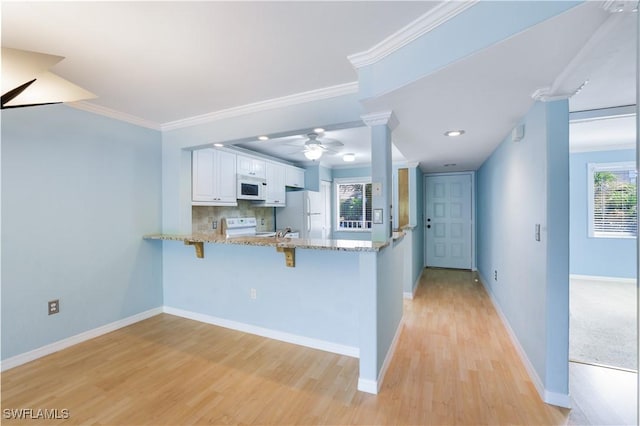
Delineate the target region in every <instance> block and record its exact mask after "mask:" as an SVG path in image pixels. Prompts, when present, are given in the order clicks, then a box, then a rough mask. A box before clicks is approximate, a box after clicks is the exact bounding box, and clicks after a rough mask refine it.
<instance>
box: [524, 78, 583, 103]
mask: <svg viewBox="0 0 640 426" xmlns="http://www.w3.org/2000/svg"><path fill="white" fill-rule="evenodd" d="M585 84H586V82H585V83H583V84H582V85H581V86H580V87H578V88H577V89H575V90H573V91H571V92H556V91H555V90H553V89H552V88H551V87H543V88H541V89H538V90H536V91H535V92H533V93H532V94H531V97H532V98H533V99H534V100H536V101H540V102H552V101H559V100H561V99H569V98H570V97H572V96H573V95H575V94H576V93H578V92H579V91H580V90H581V89H582V88H583V87H584V85H585Z"/></svg>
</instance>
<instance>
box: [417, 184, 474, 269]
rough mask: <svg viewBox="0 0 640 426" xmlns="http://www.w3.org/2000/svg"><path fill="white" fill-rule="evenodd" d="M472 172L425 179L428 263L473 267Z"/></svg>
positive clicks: (450, 266)
mask: <svg viewBox="0 0 640 426" xmlns="http://www.w3.org/2000/svg"><path fill="white" fill-rule="evenodd" d="M471 197H472V193H471V175H470V174H456V175H442V176H427V178H426V179H425V200H426V203H425V239H426V242H425V249H426V264H427V266H430V267H437V268H455V269H471V268H472V246H471V244H472V234H471V233H472V226H471V225H472V219H473V214H472V198H471Z"/></svg>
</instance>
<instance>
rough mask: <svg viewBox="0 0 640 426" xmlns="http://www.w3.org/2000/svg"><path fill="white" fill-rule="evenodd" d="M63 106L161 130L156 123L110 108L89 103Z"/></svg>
mask: <svg viewBox="0 0 640 426" xmlns="http://www.w3.org/2000/svg"><path fill="white" fill-rule="evenodd" d="M65 105H68V106H70V107H72V108H75V109H79V110H82V111H87V112H92V113H94V114H99V115H103V116H105V117H109V118H113V119H115V120H120V121H125V122H127V123H131V124H135V125H137V126H141V127H146V128H148V129H153V130H161V125H160V124H158V123H156V122H153V121H149V120H145V119H144V118H140V117H136V116H135V115H131V114H127V113H125V112H120V111H116V110H114V109H111V108H107V107H103V106H100V105H96V104H93V103H91V102H87V101H77V102H67V103H65Z"/></svg>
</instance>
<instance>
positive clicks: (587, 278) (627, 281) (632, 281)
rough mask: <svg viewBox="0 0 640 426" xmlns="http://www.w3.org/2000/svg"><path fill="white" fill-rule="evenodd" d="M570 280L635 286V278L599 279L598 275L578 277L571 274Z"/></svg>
mask: <svg viewBox="0 0 640 426" xmlns="http://www.w3.org/2000/svg"><path fill="white" fill-rule="evenodd" d="M569 279H571V280H581V281H599V282H605V283H624V284H635V283H636V279H635V278H618V277H599V276H597V275H578V274H571V275H569Z"/></svg>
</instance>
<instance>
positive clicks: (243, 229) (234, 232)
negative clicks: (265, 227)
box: [225, 217, 276, 238]
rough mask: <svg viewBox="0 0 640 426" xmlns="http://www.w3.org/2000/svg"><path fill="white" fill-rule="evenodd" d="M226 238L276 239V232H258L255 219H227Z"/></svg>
mask: <svg viewBox="0 0 640 426" xmlns="http://www.w3.org/2000/svg"><path fill="white" fill-rule="evenodd" d="M225 223H226V227H225V229H226V230H225V236H226V237H227V238H234V237H274V236H275V235H276V233H275V232H258V231H257V229H256V228H257V226H258V221H257V220H256V218H255V217H230V218H226V219H225Z"/></svg>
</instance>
